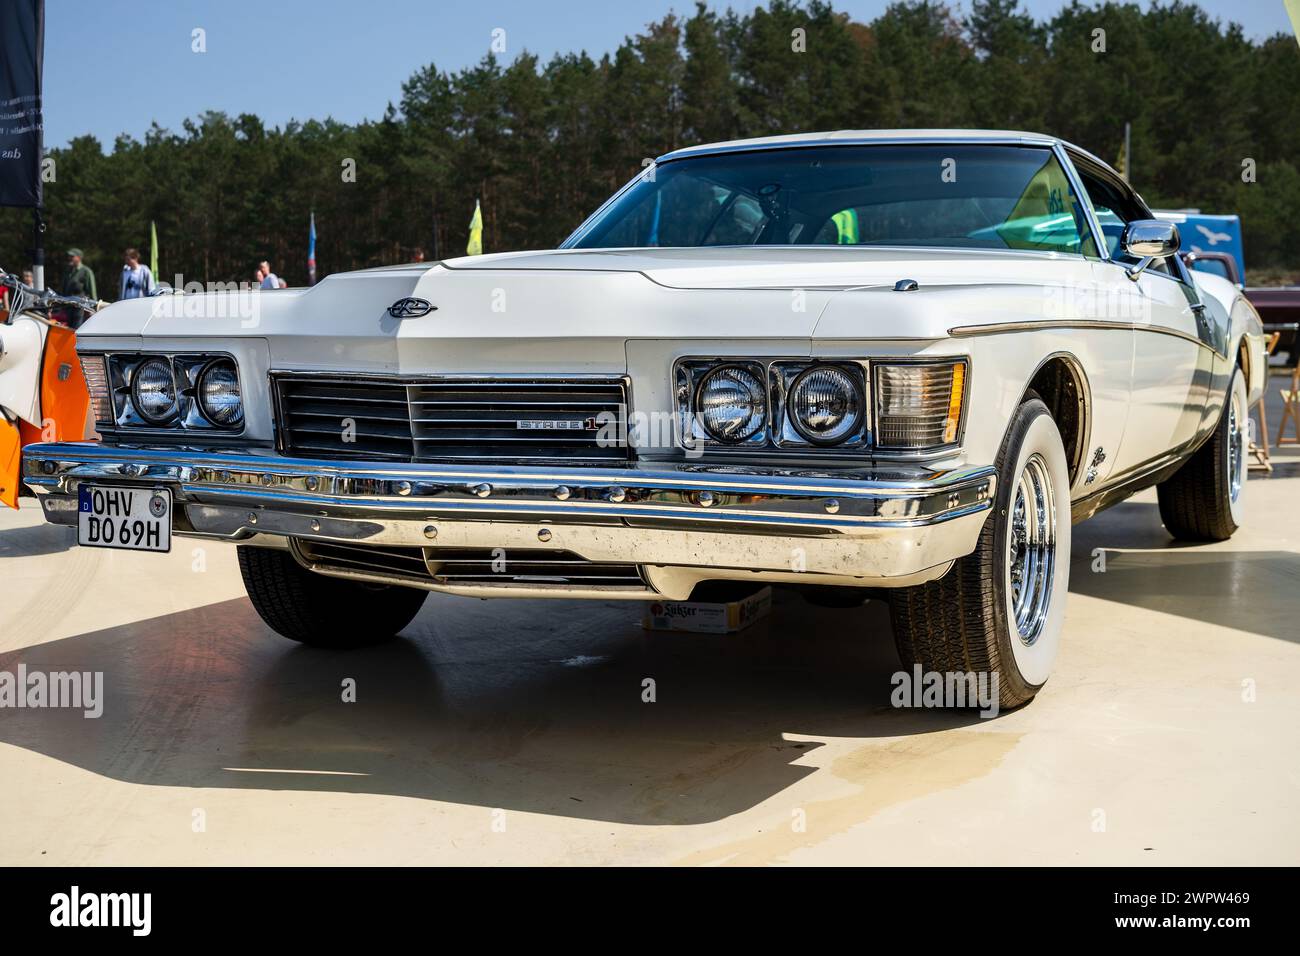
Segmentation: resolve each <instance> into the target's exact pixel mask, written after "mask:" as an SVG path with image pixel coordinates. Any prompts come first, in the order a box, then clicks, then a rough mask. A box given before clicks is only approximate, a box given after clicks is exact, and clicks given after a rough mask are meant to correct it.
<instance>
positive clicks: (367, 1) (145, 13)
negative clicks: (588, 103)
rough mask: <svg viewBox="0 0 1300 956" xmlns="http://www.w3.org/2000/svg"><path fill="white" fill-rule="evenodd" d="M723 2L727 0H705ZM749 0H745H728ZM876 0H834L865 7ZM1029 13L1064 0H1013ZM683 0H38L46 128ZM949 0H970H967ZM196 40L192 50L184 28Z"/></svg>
mask: <svg viewBox="0 0 1300 956" xmlns="http://www.w3.org/2000/svg"><path fill="white" fill-rule="evenodd" d="M709 5H710V7H713V8H715V9H725V8H726V7H727V6H728V5H729V4H728V3H727V2H725V0H724V2H721V3H719V2H711V3H710V4H709ZM730 5H731V6H734V7H735V8H736V9H749V8H751V7H752V6H754V5H755V3H754V0H733V2H732V3H731V4H730ZM886 5H887V0H834V6H835V7H836V8H837V9H840V10H844V11H846V12H848V13H850V14H852V15H853V17H854V18H855V19H858V20H864V21H869V20H871V19H873V18H874V17H876V16H877V15H878V14H879V13H880V12H881V11H882V10H883V9H884V8H885V6H886ZM1022 5H1023V6H1025V7H1027V8H1028V9H1029V10H1030V11H1031V12H1033V13H1034V15H1035V16H1037V17H1039V18H1046V17H1050V16H1051V15H1052V14H1054V13H1055V12H1056V11H1057V10H1059V9H1060V8H1061V7H1062V6H1063V5H1064V2H1063V0H1022ZM694 6H695V5H694V0H637V2H635V3H633V2H630V0H510V2H488V0H481V2H466V0H460V2H455V3H446V2H440V0H364V2H362V0H257V2H254V0H47V2H46V38H45V136H46V142H47V143H48V144H49V145H52V146H62V145H64V144H65V143H67V141H68V140H69V139H71V138H72V137H73V136H77V135H81V134H84V133H90V134H93V135H95V136H97V137H98V138H99V139H100V141H101V142H102V143H103V144H104V146H105V148H111V146H112V142H113V139H114V138H115V137H116V136H117V135H118V134H119V133H122V132H126V133H130V134H131V135H133V136H136V137H140V136H142V135H143V133H144V131H145V130H147V129H148V128H149V124H150V122H151V121H153V120H157V121H158V122H159V123H160V124H161V125H163V126H166V127H171V128H173V129H174V128H178V127H179V126H180V123H181V121H182V120H183V119H185V117H187V116H194V115H196V114H198V113H200V112H202V111H204V110H207V109H217V110H224V111H226V112H228V113H231V114H237V113H241V112H249V113H257V114H258V115H259V116H261V117H262V118H263V119H264V120H266V121H267V122H269V123H270V124H272V125H280V124H283V123H284V122H285V121H287V120H289V119H294V118H296V119H307V118H317V119H320V118H324V117H325V116H333V117H335V118H336V119H339V120H343V121H346V122H356V121H358V120H362V119H375V118H378V117H379V116H380V115H382V113H383V110H384V107H385V106H386V104H387V103H388V102H389V101H394V102H396V101H397V99H398V98H399V97H400V95H401V85H402V82H403V81H404V80H406V79H407V78H408V77H409V76H410V75H411V74H412V73H413V72H414V71H415V70H416V69H417V68H419V67H421V66H423V65H425V64H427V63H430V62H432V63H436V64H437V65H438V66H439V68H441V69H447V70H456V69H459V68H461V67H464V66H468V65H469V64H471V63H474V62H476V61H477V60H479V59H480V58H481V57H482V56H483V54H484V53H486V52H487V50H488V46H489V44H490V42H491V38H492V31H493V29H495V28H498V27H500V28H503V29H504V30H505V31H506V43H507V56H506V58H507V59H510V58H513V56H514V54H516V53H517V52H518V51H520V50H521V49H528V50H530V51H532V52H534V53H538V54H539V55H541V56H542V57H543V59H546V58H548V57H549V56H550V55H551V54H553V53H555V52H567V51H570V50H582V49H585V50H586V51H587V52H588V53H590V54H592V56H593V57H598V56H599V55H600V54H601V53H604V52H606V51H608V50H611V49H613V48H615V47H617V46H618V44H619V42H620V41H621V40H622V38H623V37H624V36H627V35H629V34H634V33H637V32H639V31H640V30H641V28H642V27H643V26H644V25H645V24H646V23H647V22H649V21H650V20H654V19H657V18H658V17H660V16H662V15H663V14H664V13H667V12H668V11H669V10H676V11H678V12H679V13H688V14H689V13H690V12H691V11H692V10H693V9H694ZM953 6H956V7H962V8H968V7H969V0H958V2H955V3H953ZM1201 6H1202V7H1204V8H1205V9H1206V10H1208V11H1209V12H1210V13H1211V14H1212V15H1214V16H1217V17H1221V18H1224V19H1231V20H1234V21H1236V22H1238V23H1241V24H1242V26H1243V27H1244V28H1245V30H1246V33H1247V34H1248V35H1250V36H1252V37H1264V36H1269V35H1272V34H1274V33H1278V32H1286V31H1289V30H1290V22H1289V20H1288V19H1287V15H1286V11H1285V9H1284V8H1283V5H1282V0H1201ZM195 27H201V28H203V29H204V30H205V31H206V39H207V52H206V53H202V54H196V53H193V52H191V49H190V47H191V31H192V30H193V29H194V28H195Z"/></svg>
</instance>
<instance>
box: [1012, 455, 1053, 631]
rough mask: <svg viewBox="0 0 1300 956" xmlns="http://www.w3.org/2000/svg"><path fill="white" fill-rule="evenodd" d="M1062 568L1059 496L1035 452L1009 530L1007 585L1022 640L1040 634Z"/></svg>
mask: <svg viewBox="0 0 1300 956" xmlns="http://www.w3.org/2000/svg"><path fill="white" fill-rule="evenodd" d="M1055 572H1056V499H1055V496H1054V494H1053V492H1052V482H1051V477H1050V474H1049V472H1048V468H1047V461H1046V459H1044V458H1043V456H1042V455H1040V454H1037V453H1035V454H1033V455H1031V456H1030V457H1029V459H1028V460H1027V461H1026V462H1025V467H1024V469H1023V470H1022V471H1021V472H1020V477H1019V478H1018V479H1017V481H1016V486H1015V493H1014V497H1013V499H1012V503H1011V527H1010V533H1009V534H1008V535H1007V579H1008V580H1007V587H1008V589H1009V591H1010V594H1011V609H1012V612H1013V613H1014V614H1015V619H1016V631H1017V632H1018V633H1019V635H1020V641H1021V643H1023V644H1025V645H1026V646H1028V645H1031V644H1033V643H1034V641H1036V640H1037V639H1038V635H1039V633H1040V632H1041V631H1042V629H1043V622H1044V621H1046V619H1047V612H1048V606H1049V605H1050V603H1051V600H1052V583H1053V579H1054V575H1055Z"/></svg>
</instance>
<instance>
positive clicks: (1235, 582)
mask: <svg viewBox="0 0 1300 956" xmlns="http://www.w3.org/2000/svg"><path fill="white" fill-rule="evenodd" d="M1253 480H1254V478H1252V481H1253ZM1297 589H1300V554H1297V553H1296V552H1294V551H1240V550H1233V549H1232V547H1231V545H1228V544H1192V543H1183V542H1177V541H1174V540H1173V539H1172V538H1171V537H1170V536H1169V533H1168V532H1167V531H1165V529H1164V526H1163V525H1162V524H1161V523H1160V510H1159V507H1158V506H1157V505H1156V504H1155V503H1154V502H1146V501H1126V502H1123V503H1121V504H1119V505H1116V506H1115V507H1113V508H1111V509H1109V510H1108V511H1104V512H1102V513H1101V514H1099V515H1097V516H1096V517H1094V518H1091V519H1089V520H1088V521H1085V522H1083V523H1082V524H1079V525H1076V526H1075V528H1074V535H1073V541H1072V547H1071V566H1070V591H1071V592H1072V593H1074V594H1086V595H1088V596H1090V597H1095V598H1100V599H1102V600H1106V601H1116V602H1119V603H1121V604H1127V605H1130V606H1132V607H1139V608H1144V609H1146V610H1149V611H1159V612H1161V613H1164V614H1171V615H1175V616H1177V617H1183V618H1187V619H1189V620H1193V621H1199V622H1209V623H1211V624H1217V625H1220V626H1222V627H1228V628H1233V629H1235V630H1239V631H1247V632H1250V633H1252V634H1261V635H1263V636H1265V637H1274V638H1278V639H1279V640H1286V641H1293V642H1300V627H1298V626H1297V625H1296V622H1295V618H1294V615H1293V613H1292V611H1291V609H1290V604H1289V603H1288V602H1287V601H1284V600H1281V599H1280V598H1279V595H1282V594H1294V593H1295V592H1296V591H1297Z"/></svg>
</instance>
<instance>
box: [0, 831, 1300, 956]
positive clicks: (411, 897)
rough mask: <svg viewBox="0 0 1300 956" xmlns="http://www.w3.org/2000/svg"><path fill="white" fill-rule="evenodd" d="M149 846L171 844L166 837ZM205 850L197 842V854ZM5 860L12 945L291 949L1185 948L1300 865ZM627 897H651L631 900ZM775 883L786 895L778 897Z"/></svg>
mask: <svg viewBox="0 0 1300 956" xmlns="http://www.w3.org/2000/svg"><path fill="white" fill-rule="evenodd" d="M154 849H155V851H157V850H159V849H162V850H164V851H166V850H167V849H168V848H167V847H166V846H165V844H161V843H160V844H159V845H158V846H157V847H155V848H154ZM1248 854H1249V850H1248V849H1246V850H1242V851H1241V855H1248ZM173 855H175V854H173ZM325 858H326V859H328V854H326V856H325ZM200 859H201V857H200V856H198V855H197V854H196V855H195V860H196V862H197V861H198V860H200ZM970 862H971V863H972V864H976V862H977V861H974V860H972V861H970ZM5 876H7V877H8V879H7V880H5V881H4V892H3V897H0V899H2V900H3V902H2V904H0V905H2V906H3V913H4V922H3V930H2V931H0V932H2V933H3V939H4V940H5V943H6V947H7V948H9V949H10V951H12V952H15V953H18V952H24V950H21V949H19V948H18V946H19V945H22V944H23V943H27V944H28V945H31V944H33V943H34V944H35V945H38V946H39V945H41V944H42V943H43V942H44V939H45V938H48V939H50V940H51V941H59V942H62V943H63V944H64V946H65V947H66V946H67V945H68V944H69V943H71V944H72V945H73V946H77V945H83V946H84V945H87V944H89V945H90V946H94V947H96V948H97V950H96V951H98V947H108V946H113V945H117V946H121V945H123V944H126V945H135V944H137V943H138V942H140V941H142V940H148V939H152V940H157V941H158V943H160V944H161V945H167V946H172V945H173V944H174V943H184V942H187V941H190V940H194V939H201V940H203V941H204V942H206V943H207V944H208V946H209V947H211V946H215V945H231V944H235V945H239V946H240V947H242V948H245V949H246V948H247V947H248V943H249V942H250V941H256V942H257V943H259V944H261V946H262V948H266V947H267V946H269V945H271V944H275V943H278V942H279V941H281V940H283V941H285V942H290V941H291V942H292V943H293V948H294V949H295V950H304V949H307V948H308V947H309V946H314V945H315V944H318V943H323V944H326V947H327V948H328V951H329V952H331V953H336V952H344V951H345V950H344V948H343V947H344V946H345V945H347V946H350V945H352V944H353V941H354V940H357V941H359V940H364V941H365V942H366V943H367V949H368V950H373V949H378V948H379V947H378V946H377V945H376V944H377V943H379V942H381V941H384V940H386V939H388V938H391V937H394V936H395V937H398V938H401V939H407V940H409V939H410V938H412V937H413V936H419V935H420V934H423V935H424V936H425V937H427V938H429V939H431V940H432V939H434V937H433V936H432V935H431V934H433V933H437V932H439V930H438V927H443V929H444V930H445V933H444V934H443V935H444V936H445V935H447V934H448V933H454V932H456V930H455V927H456V926H460V927H461V928H462V929H461V930H460V931H462V932H465V931H476V932H477V933H478V934H480V935H481V936H482V939H483V940H484V941H485V942H487V941H490V942H491V943H493V944H494V946H493V948H495V949H502V948H505V946H504V945H503V944H505V943H506V942H508V941H512V940H513V938H514V937H513V935H512V934H513V933H522V934H526V939H527V945H528V947H529V948H538V947H539V946H545V945H547V944H546V940H548V939H549V940H550V941H551V943H550V945H551V946H552V947H570V948H573V947H581V945H582V941H583V940H586V941H588V942H594V941H597V940H599V939H600V938H602V935H601V934H603V938H607V939H608V940H610V941H615V940H616V939H617V938H619V936H620V933H623V934H627V933H629V929H628V928H627V927H624V928H623V929H622V930H621V931H620V930H619V928H618V926H619V924H618V923H616V922H615V923H605V920H606V919H610V918H611V917H610V914H611V913H614V912H616V911H617V910H618V908H619V907H623V908H624V909H625V910H626V917H627V920H629V921H632V922H635V921H636V920H638V919H648V920H652V921H653V920H656V919H659V920H662V921H663V922H662V923H660V924H656V928H658V929H660V930H661V933H662V934H663V935H664V938H665V939H667V938H668V935H669V934H672V933H675V932H686V929H685V927H686V926H687V925H689V932H690V934H691V939H692V941H693V942H695V943H696V944H697V945H696V947H695V948H697V949H700V948H712V947H711V946H710V945H709V944H710V943H711V942H712V940H713V938H714V937H713V936H712V935H711V934H716V936H717V938H718V942H719V943H720V944H721V945H718V946H717V948H719V949H722V948H724V947H725V948H726V949H728V950H734V949H737V948H739V946H738V944H740V943H744V942H746V941H748V940H749V939H754V940H756V941H759V942H761V943H763V944H764V945H765V946H766V948H767V949H769V950H770V949H774V948H775V947H776V946H777V945H778V944H779V943H780V942H783V941H784V939H785V938H787V937H789V938H791V941H792V942H795V943H797V944H798V945H799V947H800V948H802V949H807V948H808V944H809V942H810V941H811V942H816V940H817V939H823V941H825V940H826V939H829V937H824V936H823V935H822V933H823V931H821V930H817V929H815V928H810V926H809V922H810V919H811V917H812V916H815V915H817V914H821V916H822V917H823V918H824V919H825V920H827V921H831V922H833V921H834V920H836V919H838V920H839V921H840V922H841V923H843V924H844V925H845V926H848V925H849V924H850V923H851V924H852V928H853V930H854V932H855V933H856V934H857V936H858V938H860V939H862V940H864V941H866V942H868V943H870V942H871V941H873V940H881V939H893V940H896V941H897V942H896V943H895V944H891V945H900V944H901V945H902V946H903V947H905V949H906V950H907V951H909V952H911V951H914V952H927V951H931V950H934V951H937V952H943V951H946V950H947V949H957V948H960V949H962V950H972V951H977V952H982V951H985V950H990V949H995V948H997V947H994V946H990V945H987V944H988V942H989V941H990V940H996V939H999V938H1001V939H1005V940H1010V939H1020V940H1023V941H1028V942H1029V943H1031V944H1032V941H1033V940H1035V939H1037V940H1039V941H1040V943H1041V944H1043V945H1044V946H1049V945H1054V944H1051V940H1066V941H1068V942H1070V943H1073V944H1074V945H1080V944H1086V943H1093V942H1095V941H1102V942H1104V943H1106V944H1107V945H1113V944H1112V943H1111V942H1110V941H1112V940H1127V941H1129V945H1131V946H1134V947H1150V946H1152V945H1153V944H1154V945H1157V946H1166V945H1172V946H1175V947H1179V948H1185V947H1186V946H1187V944H1188V943H1189V942H1190V941H1191V940H1193V939H1204V940H1207V941H1209V942H1210V945H1211V946H1213V947H1214V950H1215V951H1216V952H1220V953H1232V952H1235V951H1245V950H1246V949H1247V948H1252V949H1253V948H1258V947H1260V946H1261V945H1262V944H1263V941H1265V940H1270V939H1272V940H1279V939H1285V938H1289V937H1290V936H1293V935H1294V929H1295V923H1296V920H1295V900H1294V896H1295V891H1294V889H1293V887H1294V884H1295V878H1296V872H1295V870H1294V869H1292V870H1270V869H1245V868H1240V867H1238V868H1211V867H1197V868H1186V869H1175V868H1167V867H1166V868H1151V869H1148V868H1146V867H1136V866H1135V867H1129V868H1118V867H1104V868H1098V869H1051V868H1045V869H1024V868H1019V869H995V868H988V867H980V866H978V865H970V866H966V867H954V868H948V869H935V868H909V869H900V868H887V869H861V870H853V871H846V870H844V869H833V868H832V869H823V870H811V869H797V868H786V869H781V870H767V871H757V870H745V871H742V870H731V871H727V870H721V869H707V870H694V871H687V870H673V871H672V872H671V873H669V872H668V871H666V870H655V871H638V872H633V871H632V870H630V869H621V870H618V871H601V872H599V873H591V872H587V871H577V870H548V871H546V872H545V873H544V874H539V873H538V872H537V871H535V870H526V869H517V870H509V869H495V870H493V869H478V870H464V869H458V870H455V871H445V870H419V869H406V868H401V869H375V868H365V869H360V868H358V869H330V868H325V867H322V868H318V869H300V868H296V869H274V868H266V869H245V868H234V869H200V868H191V869H155V868H152V867H134V868H104V869H94V868H82V869H44V868H33V869H21V868H19V867H15V866H10V867H7V868H6V869H5ZM646 891H649V892H646ZM742 893H743V894H745V898H752V899H754V900H763V899H766V900H767V910H766V911H763V910H762V909H761V907H750V908H749V909H747V910H746V909H744V908H743V907H742V908H741V909H740V910H737V911H736V914H733V916H732V917H727V918H719V916H720V915H722V916H724V917H726V914H721V913H720V911H719V909H718V905H719V904H715V903H713V902H711V901H714V900H722V899H724V898H727V897H731V898H734V897H735V896H736V895H739V894H742ZM764 894H766V896H764ZM631 899H640V900H648V901H650V902H648V903H644V904H641V905H639V907H638V905H637V904H630V903H629V902H628V901H629V900H631ZM664 900H672V901H673V902H671V903H669V904H664V903H663V901H664ZM774 900H776V901H786V903H785V904H784V906H783V907H778V906H776V904H775V903H773V901H774ZM602 913H603V914H605V915H604V916H601V915H600V914H602ZM592 914H594V915H592ZM849 916H851V917H852V919H850V920H846V917H849ZM679 919H680V920H682V923H681V924H678V923H677V920H679ZM632 922H629V923H628V926H631V925H632ZM674 926H678V927H679V929H674ZM842 931H843V930H841V932H842ZM1252 934H1255V935H1252ZM59 937H63V939H62V940H59V939H58V938H59ZM70 937H72V938H70ZM837 938H838V937H837ZM909 940H910V942H907V941H909ZM434 945H436V942H435V943H434ZM593 948H596V947H595V946H593ZM602 948H605V949H608V948H610V947H609V946H608V945H606V946H604V947H602ZM1002 948H1004V949H1005V948H1006V947H1002ZM42 951H43V950H42ZM171 951H174V948H173V950H171Z"/></svg>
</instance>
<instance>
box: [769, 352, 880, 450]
mask: <svg viewBox="0 0 1300 956" xmlns="http://www.w3.org/2000/svg"><path fill="white" fill-rule="evenodd" d="M865 405H866V402H865V401H864V400H863V397H862V392H861V390H860V389H859V388H858V385H857V383H856V382H855V381H854V380H853V377H852V376H851V375H849V373H848V372H846V371H844V369H842V368H838V367H837V366H834V365H814V366H812V367H811V368H806V369H804V370H803V371H802V372H800V373H799V376H798V377H797V378H796V379H795V380H794V382H793V384H791V386H790V398H789V401H788V402H787V407H788V408H789V410H790V423H791V424H792V425H794V429H795V431H797V432H798V433H799V434H800V435H802V436H803V437H804V438H806V439H807V440H808V441H810V442H812V443H813V444H814V445H834V444H838V443H839V442H842V441H844V439H846V438H848V437H849V436H850V435H852V434H854V433H855V432H856V431H857V430H858V426H859V425H861V424H862V413H863V409H864V407H865Z"/></svg>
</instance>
